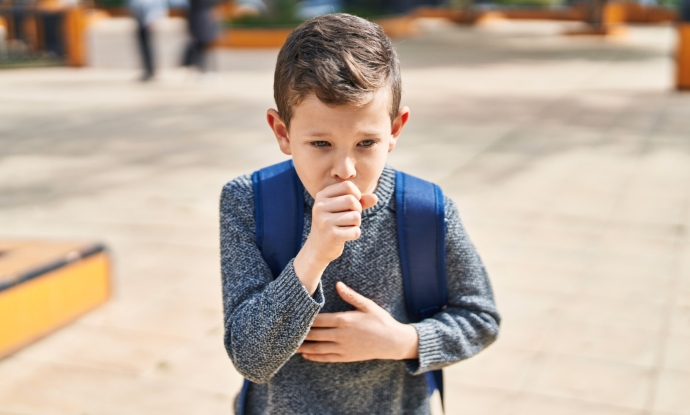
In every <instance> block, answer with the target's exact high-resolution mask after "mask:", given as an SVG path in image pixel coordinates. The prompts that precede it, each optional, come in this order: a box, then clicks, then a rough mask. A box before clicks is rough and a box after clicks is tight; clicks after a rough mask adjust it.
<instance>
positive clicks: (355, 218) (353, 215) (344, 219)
mask: <svg viewBox="0 0 690 415" xmlns="http://www.w3.org/2000/svg"><path fill="white" fill-rule="evenodd" d="M331 215H332V216H331V217H330V219H329V222H330V223H331V224H333V225H335V226H359V225H361V224H362V215H361V214H360V213H359V212H357V211H356V210H351V211H348V212H338V213H333V214H331Z"/></svg>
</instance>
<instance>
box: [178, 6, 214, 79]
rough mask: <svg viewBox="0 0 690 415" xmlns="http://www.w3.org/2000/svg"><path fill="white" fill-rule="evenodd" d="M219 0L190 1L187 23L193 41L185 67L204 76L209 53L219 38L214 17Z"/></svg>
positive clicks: (186, 53) (188, 50)
mask: <svg viewBox="0 0 690 415" xmlns="http://www.w3.org/2000/svg"><path fill="white" fill-rule="evenodd" d="M217 3H218V1H217V0H190V2H189V12H188V13H187V23H188V25H189V35H190V36H191V40H190V42H189V45H187V48H186V50H185V52H184V57H183V60H182V65H183V66H188V67H196V68H197V69H198V70H199V72H201V73H202V74H203V73H205V72H206V70H207V69H208V68H207V51H208V49H209V46H210V45H211V43H212V42H213V41H214V40H215V39H216V37H218V32H219V28H218V23H217V22H216V20H215V19H214V17H213V8H214V7H215V5H216V4H217Z"/></svg>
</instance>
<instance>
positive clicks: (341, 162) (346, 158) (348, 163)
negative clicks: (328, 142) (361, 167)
mask: <svg viewBox="0 0 690 415" xmlns="http://www.w3.org/2000/svg"><path fill="white" fill-rule="evenodd" d="M331 176H333V177H334V178H336V179H340V180H343V181H344V180H351V179H354V178H355V176H357V170H356V169H355V161H354V160H353V158H352V157H351V156H350V155H347V154H343V155H342V156H338V159H337V160H336V161H335V163H333V167H332V169H331Z"/></svg>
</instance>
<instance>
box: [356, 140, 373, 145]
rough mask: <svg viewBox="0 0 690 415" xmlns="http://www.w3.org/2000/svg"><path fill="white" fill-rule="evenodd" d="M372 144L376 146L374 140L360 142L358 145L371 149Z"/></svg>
mask: <svg viewBox="0 0 690 415" xmlns="http://www.w3.org/2000/svg"><path fill="white" fill-rule="evenodd" d="M374 144H376V140H364V141H360V142H359V144H358V145H359V146H362V147H371V146H373V145H374Z"/></svg>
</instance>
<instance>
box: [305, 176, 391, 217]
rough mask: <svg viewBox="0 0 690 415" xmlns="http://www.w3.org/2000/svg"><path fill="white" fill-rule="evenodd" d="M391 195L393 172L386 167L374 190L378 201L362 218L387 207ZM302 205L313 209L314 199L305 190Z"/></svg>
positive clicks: (364, 212) (363, 213)
mask: <svg viewBox="0 0 690 415" xmlns="http://www.w3.org/2000/svg"><path fill="white" fill-rule="evenodd" d="M393 193H395V170H393V168H391V167H390V166H388V165H386V166H385V167H384V168H383V172H382V173H381V176H380V177H379V182H378V184H377V185H376V190H375V191H374V194H375V195H376V196H377V197H378V199H379V200H378V202H376V204H375V205H374V206H372V207H371V208H369V209H367V210H365V211H363V212H362V218H366V217H368V216H372V215H374V214H376V212H378V211H379V210H381V208H382V207H384V206H388V204H389V203H390V200H391V197H393ZM304 203H305V205H306V207H307V208H309V211H311V209H312V208H313V207H314V198H313V197H311V195H310V194H309V192H307V189H304Z"/></svg>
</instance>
